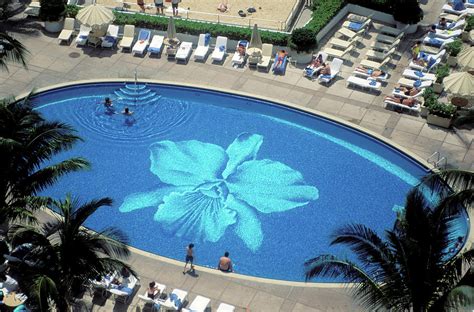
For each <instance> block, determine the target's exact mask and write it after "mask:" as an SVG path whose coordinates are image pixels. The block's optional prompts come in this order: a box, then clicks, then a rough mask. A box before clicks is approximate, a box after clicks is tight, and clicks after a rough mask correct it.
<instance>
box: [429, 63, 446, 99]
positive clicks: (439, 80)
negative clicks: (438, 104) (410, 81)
mask: <svg viewBox="0 0 474 312" xmlns="http://www.w3.org/2000/svg"><path fill="white" fill-rule="evenodd" d="M448 75H449V66H448V65H447V64H444V65H441V66H439V67H438V69H436V81H435V83H434V84H433V90H434V92H435V93H436V94H441V92H443V89H444V86H443V79H444V78H445V77H447V76H448Z"/></svg>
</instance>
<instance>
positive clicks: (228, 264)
mask: <svg viewBox="0 0 474 312" xmlns="http://www.w3.org/2000/svg"><path fill="white" fill-rule="evenodd" d="M217 269H218V270H221V271H222V272H232V271H233V268H232V260H230V258H229V252H228V251H226V252H225V253H224V256H223V257H221V258H220V259H219V263H218V264H217Z"/></svg>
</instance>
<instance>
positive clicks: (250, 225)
mask: <svg viewBox="0 0 474 312" xmlns="http://www.w3.org/2000/svg"><path fill="white" fill-rule="evenodd" d="M105 97H110V98H111V99H112V102H113V107H112V108H106V107H104V105H103V104H102V103H103V101H104V98H105ZM34 102H35V104H36V105H37V107H38V109H40V110H41V112H42V113H43V114H44V115H45V116H46V117H47V118H48V119H57V120H60V121H63V122H65V123H68V124H70V125H72V126H73V127H74V128H75V129H76V130H77V131H78V133H79V135H80V136H81V137H82V138H83V139H84V142H81V143H79V144H77V146H76V147H75V148H74V149H73V150H71V151H68V152H66V153H63V154H61V155H60V156H59V157H58V160H59V159H64V158H67V157H71V156H83V157H86V158H87V159H88V160H89V161H90V162H91V163H92V170H90V171H84V172H79V173H73V174H70V175H68V176H66V177H64V178H62V179H61V180H60V182H59V183H58V184H56V185H55V186H54V187H52V188H50V189H48V191H47V195H51V196H53V197H57V198H63V197H64V196H65V194H66V193H71V194H73V195H75V196H79V198H80V199H82V200H83V201H86V200H90V199H93V198H100V197H105V196H108V197H112V198H113V199H114V205H113V208H112V209H102V210H99V211H98V212H97V213H96V214H94V215H93V216H92V218H91V219H90V222H89V223H88V224H87V226H89V227H90V228H92V229H101V228H103V227H105V226H116V227H118V228H120V229H122V230H123V231H125V232H126V233H127V235H128V236H129V238H130V241H131V245H133V246H134V247H137V248H140V249H143V250H146V251H149V252H152V253H156V254H159V255H162V256H166V257H170V258H174V259H178V260H181V261H183V260H184V254H185V246H187V244H189V243H191V242H192V243H194V244H195V246H196V247H195V255H196V259H195V261H196V263H197V264H198V265H204V266H209V267H215V265H216V264H217V261H218V259H219V257H220V256H221V255H222V254H223V253H224V251H229V252H230V257H231V258H232V260H233V261H234V265H235V270H236V272H238V273H241V274H246V275H252V276H258V277H265V278H272V279H282V280H291V281H302V280H304V276H303V263H304V261H305V260H306V259H308V258H310V257H314V256H316V255H318V254H321V253H328V252H330V253H338V252H340V251H341V250H339V249H338V248H336V247H331V246H329V241H330V235H331V234H332V233H333V231H334V230H335V229H336V228H338V227H340V226H341V225H344V224H347V223H352V222H353V223H362V224H365V225H367V226H369V227H371V228H373V229H375V230H376V231H377V232H378V233H382V232H383V231H384V230H385V229H387V228H390V227H392V226H393V222H394V220H395V218H396V213H395V211H396V207H397V206H403V205H404V201H405V194H406V193H407V192H408V190H409V189H410V188H411V187H413V186H414V185H416V184H417V183H418V181H419V178H420V177H421V176H423V175H424V174H426V173H427V172H428V170H427V169H426V168H425V167H423V166H422V165H421V164H419V163H417V162H416V161H414V160H413V159H412V158H410V157H408V156H407V155H405V154H403V153H401V152H400V151H398V150H397V149H395V148H393V147H391V146H389V145H387V144H386V143H384V142H382V141H380V140H377V139H375V138H373V137H371V136H369V135H367V134H364V133H362V132H360V131H357V130H354V129H352V128H350V127H347V126H345V125H342V124H339V123H336V122H334V121H331V120H328V119H325V118H322V117H317V116H314V115H312V114H309V113H305V112H302V111H298V110H295V109H292V108H289V107H286V106H281V105H277V104H275V103H271V102H268V101H263V100H259V99H255V98H249V97H244V96H240V95H234V94H229V93H223V92H216V91H210V90H205V89H200V88H192V87H182V86H174V85H166V84H154V83H153V84H152V83H148V84H144V83H138V84H136V85H135V84H134V83H123V82H120V83H88V84H79V85H75V86H68V87H63V88H59V89H53V90H50V91H47V92H43V93H41V94H39V95H38V96H35V98H34ZM125 107H129V109H130V111H132V112H133V114H132V115H130V116H126V115H123V114H121V111H122V110H123V109H124V108H125Z"/></svg>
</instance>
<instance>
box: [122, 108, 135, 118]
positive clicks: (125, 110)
mask: <svg viewBox="0 0 474 312" xmlns="http://www.w3.org/2000/svg"><path fill="white" fill-rule="evenodd" d="M122 114H124V115H126V116H132V115H133V112H132V111H130V109H129V108H128V107H125V109H124V110H123V111H122Z"/></svg>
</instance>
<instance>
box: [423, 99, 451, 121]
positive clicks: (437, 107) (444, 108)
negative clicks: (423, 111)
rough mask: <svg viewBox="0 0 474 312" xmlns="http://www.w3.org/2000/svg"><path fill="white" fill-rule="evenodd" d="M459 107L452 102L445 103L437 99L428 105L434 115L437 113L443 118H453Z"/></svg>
mask: <svg viewBox="0 0 474 312" xmlns="http://www.w3.org/2000/svg"><path fill="white" fill-rule="evenodd" d="M456 110H457V107H456V106H454V105H451V104H447V103H443V102H440V101H438V100H436V101H435V102H434V103H432V104H431V105H430V106H428V111H429V112H430V114H432V115H436V116H439V117H443V118H452V117H454V114H455V113H456Z"/></svg>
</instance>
